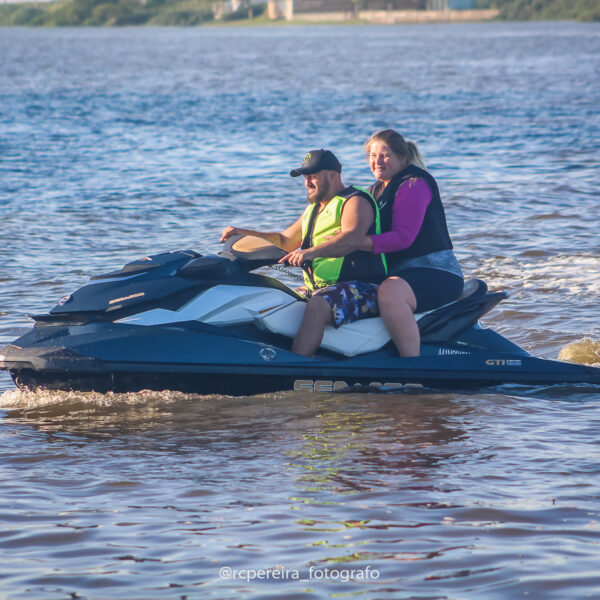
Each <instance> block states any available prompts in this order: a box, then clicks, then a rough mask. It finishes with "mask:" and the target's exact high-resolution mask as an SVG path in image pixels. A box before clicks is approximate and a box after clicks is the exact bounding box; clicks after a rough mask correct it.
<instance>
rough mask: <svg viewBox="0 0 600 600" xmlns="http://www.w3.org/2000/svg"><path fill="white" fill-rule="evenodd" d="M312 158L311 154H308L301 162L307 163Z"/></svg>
mask: <svg viewBox="0 0 600 600" xmlns="http://www.w3.org/2000/svg"><path fill="white" fill-rule="evenodd" d="M311 158H312V154H311V153H310V152H309V153H308V154H307V155H306V156H305V157H304V160H303V161H302V162H308V161H309V160H310V159H311Z"/></svg>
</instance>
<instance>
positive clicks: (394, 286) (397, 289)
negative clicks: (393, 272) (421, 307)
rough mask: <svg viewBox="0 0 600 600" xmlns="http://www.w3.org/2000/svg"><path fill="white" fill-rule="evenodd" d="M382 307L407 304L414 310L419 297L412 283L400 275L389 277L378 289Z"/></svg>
mask: <svg viewBox="0 0 600 600" xmlns="http://www.w3.org/2000/svg"><path fill="white" fill-rule="evenodd" d="M377 302H378V304H379V306H380V307H384V308H385V307H387V306H390V305H395V306H398V305H401V304H407V305H408V306H409V308H410V309H411V310H412V311H415V310H416V308H417V299H416V298H415V295H414V293H413V291H412V288H411V287H410V285H409V284H408V283H407V282H406V281H405V280H404V279H402V278H400V277H388V278H387V279H386V280H385V281H383V282H382V284H381V285H380V286H379V289H378V290H377Z"/></svg>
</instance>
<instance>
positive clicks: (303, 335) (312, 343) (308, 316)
mask: <svg viewBox="0 0 600 600" xmlns="http://www.w3.org/2000/svg"><path fill="white" fill-rule="evenodd" d="M331 323H333V311H332V310H331V306H329V303H328V302H327V301H326V300H325V299H324V298H321V297H320V296H313V297H312V298H311V299H310V300H309V301H308V303H307V305H306V309H305V310H304V316H303V317H302V323H301V325H300V329H298V333H297V334H296V337H295V338H294V342H293V344H292V352H295V353H296V354H301V355H302V356H312V355H313V354H314V353H315V350H316V349H317V348H318V347H319V346H320V345H321V341H322V340H323V333H324V332H325V325H330V324H331Z"/></svg>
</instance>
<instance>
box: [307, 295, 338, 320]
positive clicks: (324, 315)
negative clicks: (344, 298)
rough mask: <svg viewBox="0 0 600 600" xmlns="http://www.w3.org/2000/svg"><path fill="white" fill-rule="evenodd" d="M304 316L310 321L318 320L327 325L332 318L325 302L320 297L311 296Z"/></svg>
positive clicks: (329, 308)
mask: <svg viewBox="0 0 600 600" xmlns="http://www.w3.org/2000/svg"><path fill="white" fill-rule="evenodd" d="M304 315H305V316H306V317H309V318H310V319H311V320H318V321H322V322H323V323H327V322H329V321H331V320H332V318H333V313H332V310H331V306H329V303H328V302H327V300H325V299H324V298H321V297H320V296H313V297H312V298H311V299H310V300H309V301H308V303H307V304H306V309H305V312H304Z"/></svg>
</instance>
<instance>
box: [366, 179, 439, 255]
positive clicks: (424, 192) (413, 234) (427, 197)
mask: <svg viewBox="0 0 600 600" xmlns="http://www.w3.org/2000/svg"><path fill="white" fill-rule="evenodd" d="M431 198H432V195H431V190H430V189H429V186H428V185H427V183H425V181H424V180H423V179H416V178H412V179H409V180H408V181H405V182H404V183H403V184H402V185H401V186H400V187H399V188H398V190H397V191H396V198H395V199H394V206H393V209H392V229H391V231H387V232H386V233H380V234H379V235H372V236H371V239H372V240H373V252H374V253H375V254H381V253H384V252H398V251H399V250H404V249H405V248H408V247H409V246H411V245H412V243H413V242H414V241H415V239H416V238H417V235H418V234H419V231H420V230H421V226H422V225H423V219H424V218H425V211H426V210H427V207H428V206H429V203H430V202H431Z"/></svg>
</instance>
